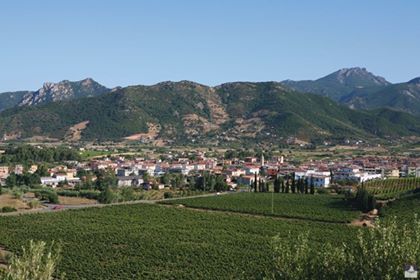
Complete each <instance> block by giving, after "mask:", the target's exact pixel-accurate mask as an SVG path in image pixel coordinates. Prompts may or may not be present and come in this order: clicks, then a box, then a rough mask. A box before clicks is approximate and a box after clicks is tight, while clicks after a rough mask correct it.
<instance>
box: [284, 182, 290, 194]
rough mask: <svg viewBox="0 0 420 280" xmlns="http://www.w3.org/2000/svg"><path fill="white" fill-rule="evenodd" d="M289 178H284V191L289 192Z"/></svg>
mask: <svg viewBox="0 0 420 280" xmlns="http://www.w3.org/2000/svg"><path fill="white" fill-rule="evenodd" d="M289 188H290V186H289V180H286V188H285V193H289Z"/></svg>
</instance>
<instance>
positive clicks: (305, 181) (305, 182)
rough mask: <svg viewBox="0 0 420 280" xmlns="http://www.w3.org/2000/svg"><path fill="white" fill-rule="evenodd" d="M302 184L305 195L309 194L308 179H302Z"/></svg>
mask: <svg viewBox="0 0 420 280" xmlns="http://www.w3.org/2000/svg"><path fill="white" fill-rule="evenodd" d="M303 184H304V185H305V194H308V192H309V186H308V178H305V179H304V182H303Z"/></svg>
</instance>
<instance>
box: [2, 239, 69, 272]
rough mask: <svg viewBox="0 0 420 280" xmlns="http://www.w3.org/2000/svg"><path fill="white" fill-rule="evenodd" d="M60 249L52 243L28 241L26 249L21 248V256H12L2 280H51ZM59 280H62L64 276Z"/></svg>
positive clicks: (58, 259)
mask: <svg viewBox="0 0 420 280" xmlns="http://www.w3.org/2000/svg"><path fill="white" fill-rule="evenodd" d="M60 253H61V247H60V246H56V245H55V243H54V242H51V245H49V246H48V245H47V243H46V242H44V241H38V242H35V241H33V240H30V241H29V245H28V247H22V253H21V255H14V256H12V258H11V260H10V265H9V266H8V268H7V270H6V272H5V273H4V274H3V275H2V274H1V271H0V279H2V280H53V279H58V278H57V277H55V275H56V274H57V272H56V268H57V265H58V263H59V261H60ZM60 279H64V274H62V275H61V277H60Z"/></svg>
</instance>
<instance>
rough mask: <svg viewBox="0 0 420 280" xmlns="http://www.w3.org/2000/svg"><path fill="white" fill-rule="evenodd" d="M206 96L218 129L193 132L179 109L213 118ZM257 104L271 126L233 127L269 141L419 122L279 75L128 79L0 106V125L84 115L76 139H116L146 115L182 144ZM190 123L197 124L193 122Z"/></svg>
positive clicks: (43, 128) (64, 121)
mask: <svg viewBox="0 0 420 280" xmlns="http://www.w3.org/2000/svg"><path fill="white" fill-rule="evenodd" d="M216 100H217V101H216ZM211 102H213V103H214V102H217V103H220V104H219V105H220V107H221V108H225V109H226V112H227V114H228V116H227V119H226V122H225V123H224V124H223V125H222V126H221V127H220V128H219V129H217V130H214V131H211V132H208V133H203V134H200V135H195V136H192V135H191V134H189V133H188V132H187V129H186V127H185V126H184V117H185V116H186V115H191V114H194V115H197V116H199V117H200V118H202V119H203V120H205V121H208V122H212V121H213V119H212V114H211V109H210V105H209V104H211ZM314 108H315V109H314ZM261 112H265V113H264V115H263V116H262V117H261V122H262V124H264V126H265V127H267V129H266V130H267V131H266V132H269V134H266V133H260V134H258V135H257V137H256V138H253V139H250V138H249V137H247V136H246V135H245V134H238V135H237V137H238V141H239V142H247V141H248V142H251V143H255V141H262V140H266V141H271V139H272V138H273V135H275V136H284V137H289V136H296V137H299V138H302V139H308V140H313V141H314V142H320V141H321V140H323V139H326V138H327V139H329V140H343V139H347V138H348V139H355V138H357V139H372V140H375V139H376V138H377V137H383V138H385V137H387V138H388V137H392V138H398V137H401V136H404V135H419V134H420V122H419V121H418V120H417V119H416V118H414V117H412V116H410V115H408V114H404V113H401V112H393V111H390V110H380V111H374V112H367V111H355V110H351V109H349V108H346V107H344V106H340V105H337V104H336V103H335V102H334V101H332V100H330V99H328V98H324V97H321V96H317V95H313V94H304V93H299V92H295V91H292V90H290V89H288V88H287V87H285V86H283V85H282V84H280V83H274V82H266V83H229V84H223V85H221V86H219V87H217V88H216V91H215V92H211V89H210V88H208V87H206V86H203V85H198V84H195V83H191V82H185V81H184V82H179V83H170V82H168V83H161V84H158V85H155V86H150V87H146V86H135V87H127V88H123V89H121V90H119V91H118V92H114V93H109V94H105V95H101V96H99V97H95V98H82V99H77V100H72V101H62V102H54V103H53V104H52V103H51V104H46V105H40V106H30V107H19V108H13V109H9V110H6V111H3V112H1V113H0V133H10V132H16V131H18V132H20V133H21V136H22V138H26V137H31V136H33V135H45V136H49V137H55V138H63V137H64V136H65V135H66V133H67V131H68V129H69V127H70V126H73V125H74V124H76V123H80V122H83V121H87V120H89V124H88V126H87V127H86V129H84V130H83V132H82V139H84V140H96V139H99V140H116V139H121V138H122V137H125V136H128V135H132V134H135V133H139V132H146V131H147V130H148V125H147V124H148V123H156V124H159V125H160V127H161V130H160V136H161V137H163V138H167V139H171V140H174V141H175V142H176V143H179V144H185V143H191V139H192V138H195V139H196V140H197V141H203V142H206V141H208V140H212V139H214V137H215V136H216V135H221V134H222V133H223V132H226V131H229V130H231V129H233V128H234V127H235V126H236V125H237V124H236V121H237V120H238V119H247V118H249V117H250V116H252V115H259V114H260V113H261ZM192 126H193V127H192V128H194V129H197V130H198V131H201V130H202V127H201V126H199V125H197V124H192ZM268 128H269V129H268ZM328 135H330V136H328ZM227 156H228V157H231V156H234V154H230V153H227Z"/></svg>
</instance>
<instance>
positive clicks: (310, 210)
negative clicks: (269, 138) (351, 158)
mask: <svg viewBox="0 0 420 280" xmlns="http://www.w3.org/2000/svg"><path fill="white" fill-rule="evenodd" d="M272 201H273V205H272ZM165 203H170V204H182V205H184V206H187V207H191V208H202V209H211V210H224V211H231V212H241V213H248V214H258V215H268V216H277V217H284V218H295V219H305V220H313V221H324V222H339V223H346V222H350V221H352V220H354V219H356V218H357V217H358V216H359V215H360V212H359V211H356V210H354V209H353V208H352V207H350V205H348V204H347V203H346V202H345V201H344V199H343V198H342V197H341V196H333V195H302V194H284V193H275V194H271V193H239V194H231V195H221V196H212V197H199V198H192V199H188V198H186V199H177V200H172V201H167V202H165ZM272 206H273V208H272ZM272 210H273V211H272Z"/></svg>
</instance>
